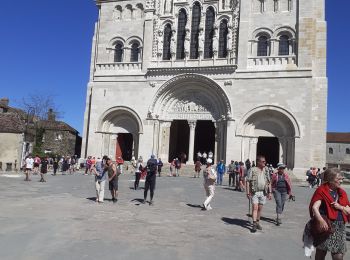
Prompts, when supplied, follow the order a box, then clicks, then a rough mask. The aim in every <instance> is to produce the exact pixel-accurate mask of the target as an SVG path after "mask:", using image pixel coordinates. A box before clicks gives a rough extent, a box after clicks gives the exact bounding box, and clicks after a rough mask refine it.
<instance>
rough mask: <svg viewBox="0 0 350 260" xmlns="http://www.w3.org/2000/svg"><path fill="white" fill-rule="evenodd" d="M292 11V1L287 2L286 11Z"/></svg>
mask: <svg viewBox="0 0 350 260" xmlns="http://www.w3.org/2000/svg"><path fill="white" fill-rule="evenodd" d="M292 9H293V1H292V0H288V11H292Z"/></svg>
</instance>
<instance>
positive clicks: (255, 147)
mask: <svg viewBox="0 0 350 260" xmlns="http://www.w3.org/2000/svg"><path fill="white" fill-rule="evenodd" d="M236 135H237V136H241V137H242V142H241V159H242V160H246V159H248V158H249V159H250V160H253V161H255V159H256V156H257V155H264V156H265V158H266V160H267V162H268V163H270V164H272V165H274V166H276V165H277V163H278V162H282V163H284V164H286V165H287V167H288V168H289V169H293V168H294V157H295V138H298V137H299V136H300V130H299V125H298V123H297V121H296V120H295V118H294V117H293V116H292V114H291V113H290V112H288V111H287V110H285V109H283V108H281V107H277V106H272V105H268V106H261V107H257V108H254V109H252V110H251V111H249V112H248V113H247V114H246V115H245V116H244V117H243V118H242V120H241V121H240V122H239V124H238V126H237V132H236Z"/></svg>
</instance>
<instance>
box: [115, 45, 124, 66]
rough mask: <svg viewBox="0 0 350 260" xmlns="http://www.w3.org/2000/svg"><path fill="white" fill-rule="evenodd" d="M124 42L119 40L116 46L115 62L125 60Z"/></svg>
mask: <svg viewBox="0 0 350 260" xmlns="http://www.w3.org/2000/svg"><path fill="white" fill-rule="evenodd" d="M123 47H124V45H123V43H122V42H117V43H116V44H115V47H114V62H122V61H123V52H124V50H123Z"/></svg>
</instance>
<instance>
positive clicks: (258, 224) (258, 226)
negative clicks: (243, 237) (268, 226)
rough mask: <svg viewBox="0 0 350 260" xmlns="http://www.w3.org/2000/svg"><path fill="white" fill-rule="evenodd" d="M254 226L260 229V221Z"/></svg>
mask: <svg viewBox="0 0 350 260" xmlns="http://www.w3.org/2000/svg"><path fill="white" fill-rule="evenodd" d="M256 228H257V229H258V230H262V226H260V223H259V222H257V223H256Z"/></svg>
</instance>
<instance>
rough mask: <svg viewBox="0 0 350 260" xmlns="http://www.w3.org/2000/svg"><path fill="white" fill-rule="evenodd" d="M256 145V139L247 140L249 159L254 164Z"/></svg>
mask: <svg viewBox="0 0 350 260" xmlns="http://www.w3.org/2000/svg"><path fill="white" fill-rule="evenodd" d="M257 145H258V138H257V137H251V138H250V140H249V158H250V160H252V161H255V163H256V151H257Z"/></svg>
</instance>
